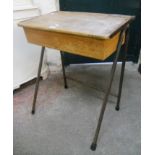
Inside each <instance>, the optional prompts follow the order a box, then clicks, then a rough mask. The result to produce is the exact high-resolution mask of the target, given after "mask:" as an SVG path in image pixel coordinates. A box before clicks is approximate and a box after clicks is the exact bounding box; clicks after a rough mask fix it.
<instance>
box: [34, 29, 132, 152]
mask: <svg viewBox="0 0 155 155" xmlns="http://www.w3.org/2000/svg"><path fill="white" fill-rule="evenodd" d="M125 33H126V37H125V44H124V47H125V48H124V54H123V61H122V67H121V75H120V81H119V90H118V98H117V104H116V107H115V109H116V110H117V111H118V110H119V108H120V99H121V93H122V85H123V79H124V70H125V63H126V55H127V50H128V40H129V27H125V28H124V29H123V30H122V31H121V33H120V35H119V40H118V44H117V50H116V56H115V59H114V61H113V65H112V69H111V74H110V78H109V81H108V85H107V92H106V94H105V98H104V100H103V104H102V107H101V111H100V115H99V120H98V123H97V128H96V131H95V135H94V138H93V142H92V144H91V146H90V148H91V150H93V151H95V150H96V147H97V140H98V136H99V132H100V128H101V124H102V120H103V116H104V112H105V109H106V105H107V102H108V97H109V94H110V90H111V86H112V82H113V79H114V74H115V70H116V66H117V62H118V58H119V55H120V49H121V46H122V41H123V36H124V34H125ZM44 51H45V47H42V49H41V55H40V62H39V67H38V75H37V80H36V85H35V92H34V98H33V104H32V114H35V107H36V99H37V94H38V88H39V81H40V73H41V68H42V63H43V56H44ZM60 55H61V62H62V72H63V79H64V88H68V85H67V78H66V73H65V66H64V60H63V53H62V52H60Z"/></svg>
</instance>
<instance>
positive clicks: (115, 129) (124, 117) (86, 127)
mask: <svg viewBox="0 0 155 155" xmlns="http://www.w3.org/2000/svg"><path fill="white" fill-rule="evenodd" d="M110 68H111V65H97V66H71V67H68V68H67V76H69V77H70V78H69V79H68V85H69V89H67V90H65V89H64V88H63V79H62V74H60V73H55V74H53V75H51V76H50V77H49V78H48V79H47V80H44V81H41V82H40V89H39V97H38V100H37V107H36V114H35V115H31V113H30V111H31V103H32V98H33V92H34V85H31V86H28V87H27V88H25V89H23V90H21V91H19V92H17V93H15V94H14V155H140V154H141V153H140V149H141V148H140V147H141V144H140V142H141V137H140V102H141V101H140V89H141V82H140V80H141V79H140V75H139V74H138V72H137V68H136V67H135V65H133V64H130V63H129V64H127V66H126V70H125V77H124V85H123V93H122V99H121V109H120V111H119V112H117V111H115V109H114V107H115V102H116V97H114V96H115V95H116V94H117V93H116V92H117V89H118V80H119V73H120V65H118V67H117V71H116V75H115V81H114V83H113V87H112V91H111V96H110V98H109V102H108V104H107V108H106V112H105V117H104V119H103V123H102V128H101V132H100V135H99V140H98V147H97V150H96V151H95V152H93V151H91V150H90V149H89V147H90V144H91V141H92V138H93V136H94V132H95V129H96V125H97V120H98V117H99V112H100V108H101V103H102V98H103V96H104V94H103V92H101V91H99V90H100V89H101V90H105V88H106V87H105V86H106V84H107V83H106V81H107V79H108V75H109V69H110ZM73 79H74V80H73ZM93 87H96V88H97V89H98V90H97V89H94V88H93Z"/></svg>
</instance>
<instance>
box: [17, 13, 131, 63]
mask: <svg viewBox="0 0 155 155" xmlns="http://www.w3.org/2000/svg"><path fill="white" fill-rule="evenodd" d="M132 18H133V17H132V16H124V15H110V14H98V13H77V12H62V11H58V12H54V13H50V14H47V15H43V16H39V17H35V18H33V19H31V20H27V21H24V22H21V23H19V25H20V26H22V27H23V28H24V31H25V34H26V37H27V39H28V41H29V42H30V43H34V44H38V45H41V46H45V47H49V48H55V49H59V50H62V51H66V52H68V53H73V54H77V55H81V56H86V57H91V58H96V59H100V60H104V59H106V58H107V57H109V56H110V55H111V54H112V53H113V52H114V51H115V50H116V46H117V43H118V38H119V34H120V32H119V31H120V30H121V28H122V27H123V26H124V25H126V24H128V23H129V22H130V20H131V19H132ZM108 26H109V27H108ZM114 33H115V35H114Z"/></svg>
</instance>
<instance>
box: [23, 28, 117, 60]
mask: <svg viewBox="0 0 155 155" xmlns="http://www.w3.org/2000/svg"><path fill="white" fill-rule="evenodd" d="M24 31H25V34H26V37H27V40H28V41H29V42H30V43H33V44H37V45H41V46H45V47H49V48H54V49H58V50H62V51H67V52H68V53H72V54H77V55H81V56H86V57H90V58H95V59H99V60H104V59H106V58H107V57H109V56H110V55H111V54H112V53H113V52H114V51H115V50H116V48H117V43H118V39H119V34H120V33H117V34H116V35H115V36H114V37H112V38H111V39H99V38H95V37H87V36H80V35H73V34H67V33H59V32H52V31H45V30H39V29H33V28H26V27H24Z"/></svg>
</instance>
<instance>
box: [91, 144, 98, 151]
mask: <svg viewBox="0 0 155 155" xmlns="http://www.w3.org/2000/svg"><path fill="white" fill-rule="evenodd" d="M96 147H97V144H94V143H92V144H91V146H90V149H91V150H92V151H95V150H96Z"/></svg>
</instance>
